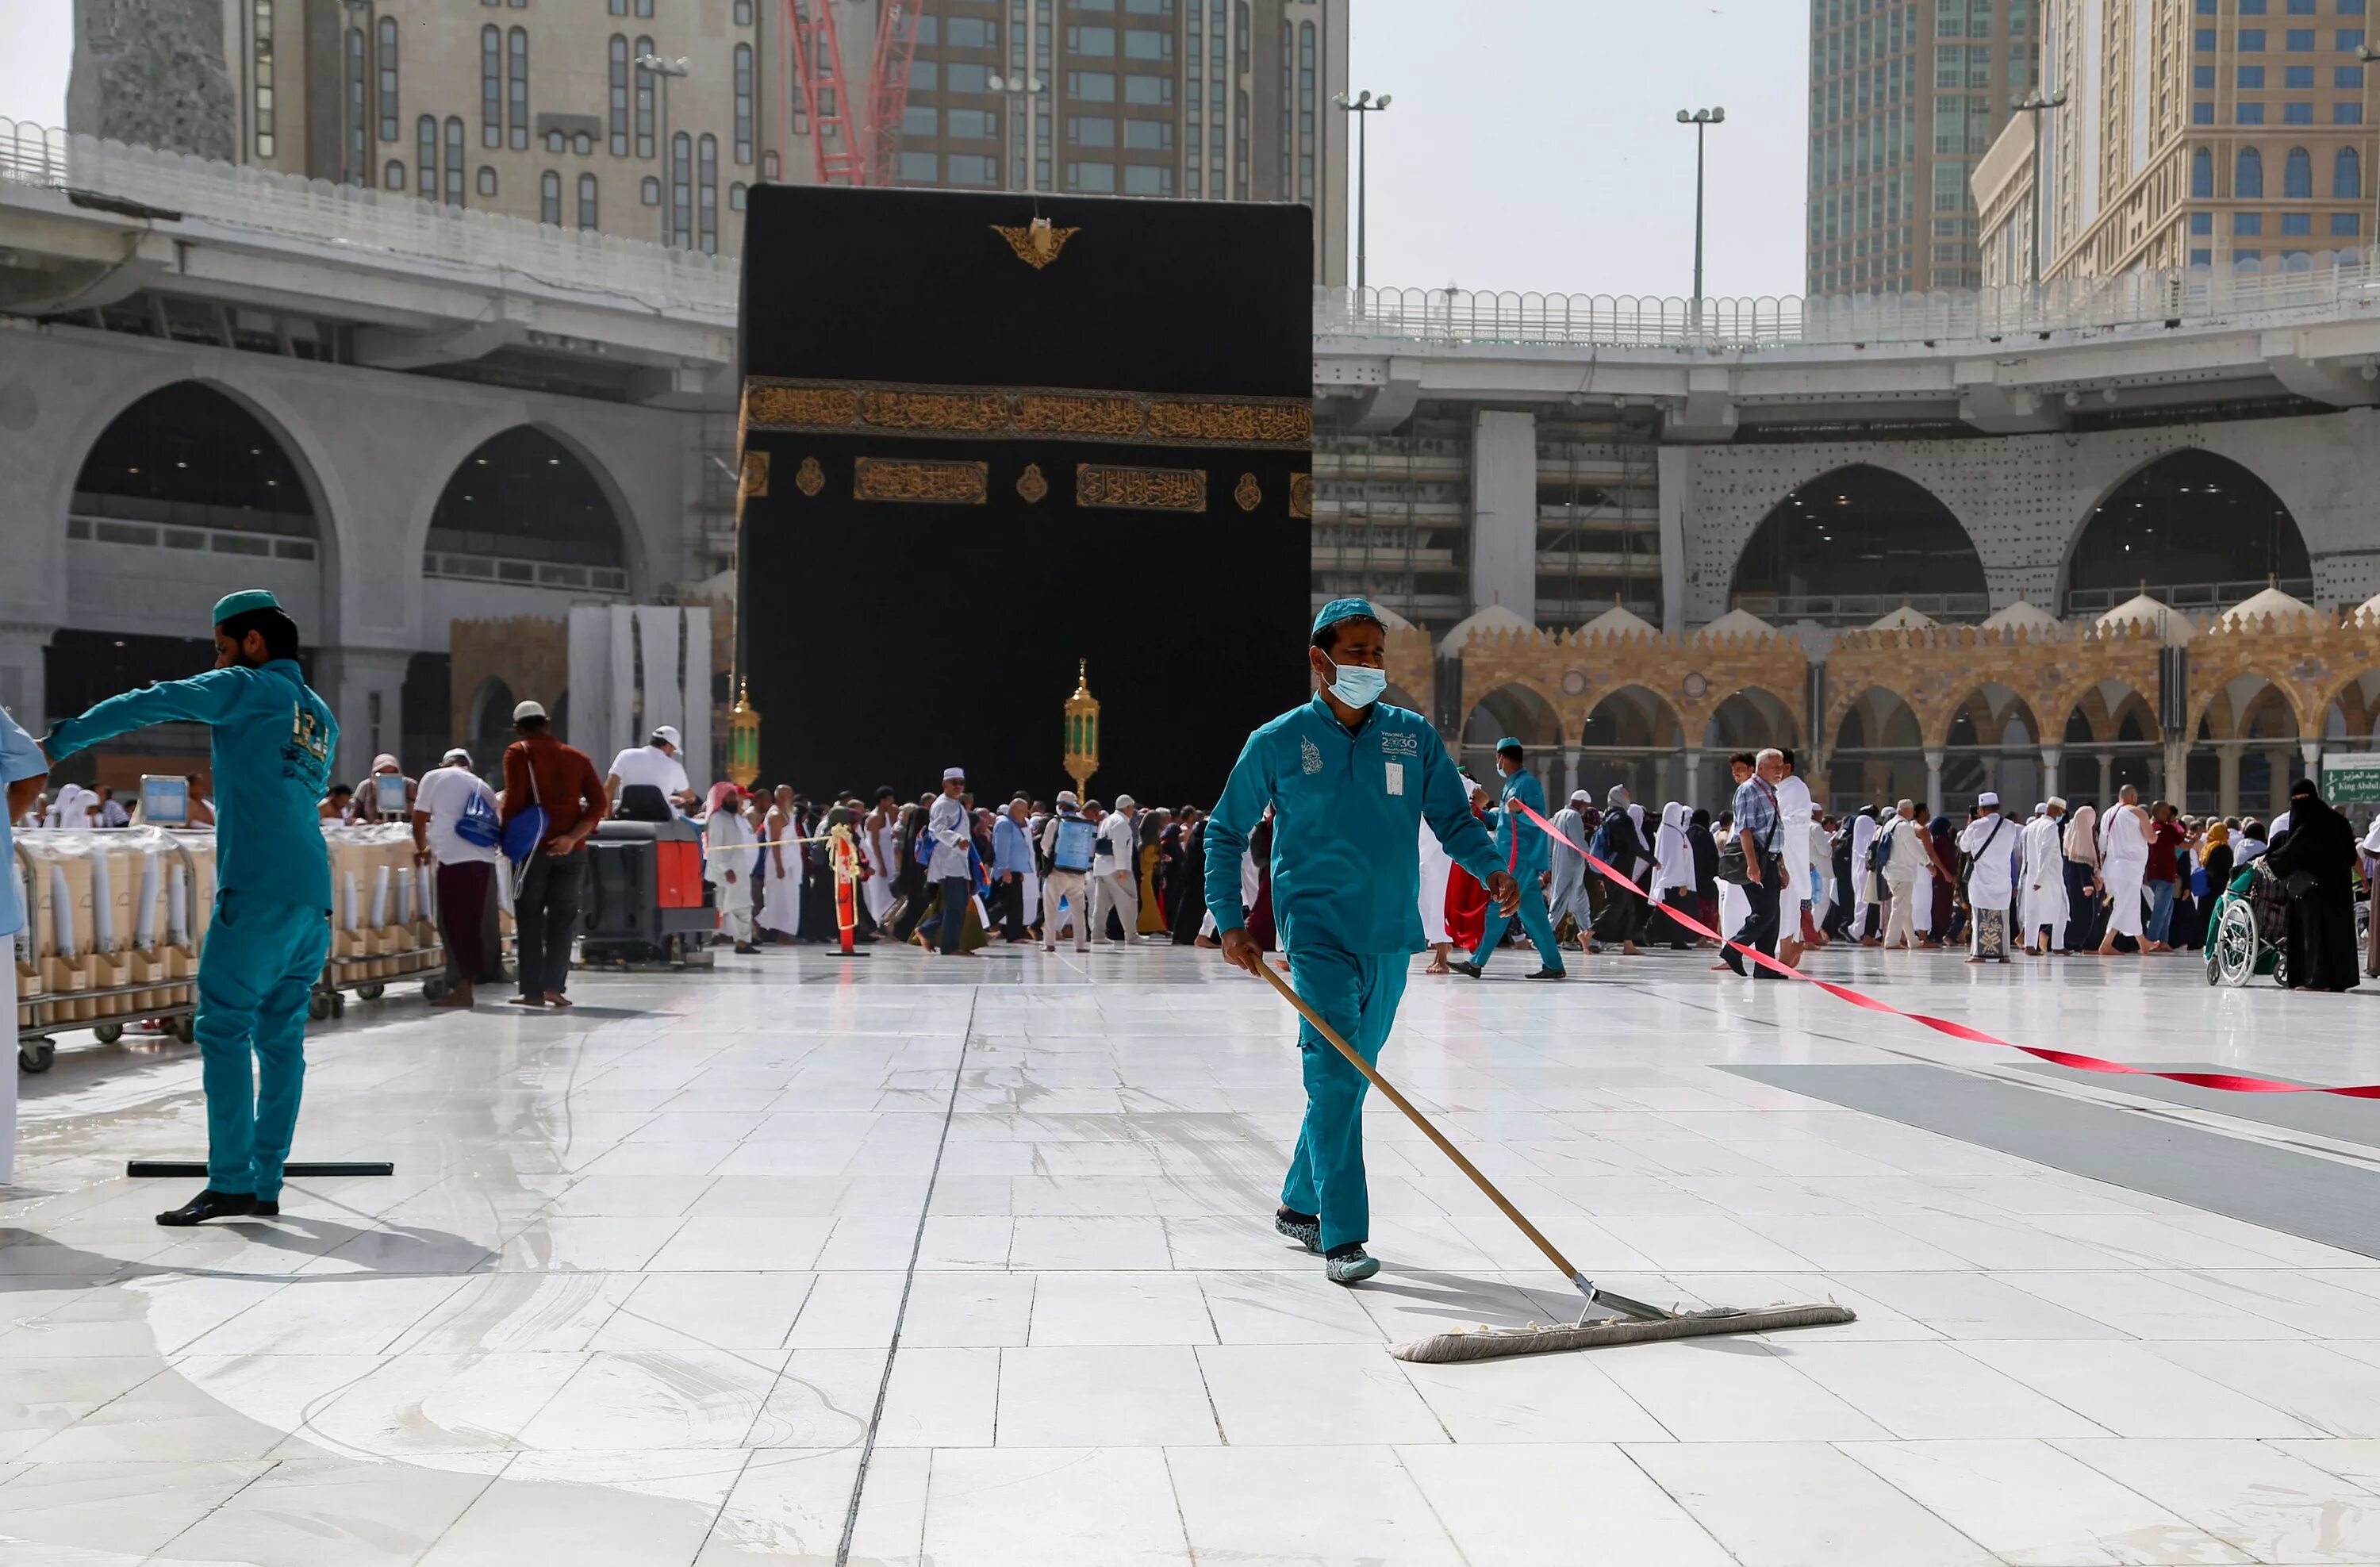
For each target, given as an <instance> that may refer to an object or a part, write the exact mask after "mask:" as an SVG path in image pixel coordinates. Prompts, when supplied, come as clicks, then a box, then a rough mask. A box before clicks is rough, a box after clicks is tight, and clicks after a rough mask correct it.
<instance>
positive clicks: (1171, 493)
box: [1075, 463, 1207, 512]
mask: <svg viewBox="0 0 2380 1567" xmlns="http://www.w3.org/2000/svg"><path fill="white" fill-rule="evenodd" d="M1075 504H1076V505H1078V506H1123V507H1128V508H1130V509H1131V510H1134V511H1143V512H1203V511H1205V510H1206V509H1207V470H1206V469H1205V468H1111V467H1110V466H1108V465H1107V464H1105V463H1076V464H1075Z"/></svg>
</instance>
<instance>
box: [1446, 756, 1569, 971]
mask: <svg viewBox="0 0 2380 1567" xmlns="http://www.w3.org/2000/svg"><path fill="white" fill-rule="evenodd" d="M1525 759H1526V753H1524V751H1523V750H1522V749H1521V742H1519V741H1518V740H1515V739H1513V738H1512V736H1511V735H1506V736H1504V738H1502V739H1501V740H1499V741H1497V742H1496V771H1499V772H1500V773H1502V774H1503V775H1504V791H1503V793H1502V794H1501V795H1500V796H1498V803H1499V805H1500V807H1501V808H1500V809H1499V810H1498V811H1497V813H1496V848H1497V850H1498V853H1499V856H1500V858H1501V859H1502V860H1503V862H1504V868H1505V869H1507V870H1510V871H1511V872H1512V880H1513V881H1518V882H1519V883H1520V884H1521V929H1524V930H1525V931H1527V932H1528V933H1529V940H1530V941H1534V942H1536V948H1537V962H1538V964H1539V967H1538V969H1537V971H1536V973H1535V974H1532V975H1530V976H1529V978H1532V979H1560V978H1562V958H1561V948H1560V945H1558V944H1557V943H1556V942H1555V941H1554V925H1553V921H1552V920H1551V919H1550V918H1548V917H1547V915H1546V894H1545V891H1544V884H1545V883H1546V882H1547V881H1549V880H1551V872H1550V869H1549V868H1550V867H1551V865H1552V863H1553V861H1552V856H1551V855H1550V853H1549V852H1548V851H1549V850H1550V849H1551V847H1552V844H1550V843H1549V842H1548V839H1547V837H1546V830H1545V829H1544V828H1542V827H1540V826H1538V825H1537V824H1536V822H1535V821H1532V820H1529V818H1528V817H1527V816H1526V815H1524V813H1523V812H1522V811H1521V809H1520V808H1521V807H1523V806H1526V807H1528V808H1529V809H1531V810H1533V811H1536V813H1537V814H1538V815H1539V816H1543V815H1545V814H1546V786H1545V785H1544V784H1540V783H1538V782H1537V775H1536V773H1534V772H1531V771H1529V770H1528V769H1527V768H1526V767H1524V766H1523V765H1522V763H1523V762H1524V760H1525ZM1511 924H1512V916H1511V915H1510V914H1508V913H1507V912H1505V911H1504V910H1503V909H1501V908H1491V909H1489V910H1488V921H1487V924H1486V925H1485V926H1483V927H1482V928H1481V929H1480V932H1479V945H1478V946H1477V947H1476V948H1475V949H1474V950H1473V952H1472V954H1471V956H1470V957H1469V959H1467V960H1466V961H1464V962H1462V963H1458V964H1456V965H1455V966H1454V972H1456V973H1457V974H1466V975H1469V976H1470V977H1471V978H1474V979H1476V978H1479V975H1480V971H1481V970H1483V969H1485V968H1486V967H1487V966H1488V959H1489V958H1490V957H1493V956H1494V955H1495V954H1496V944H1497V943H1498V942H1500V941H1502V940H1503V939H1504V930H1505V928H1506V927H1508V926H1510V925H1511Z"/></svg>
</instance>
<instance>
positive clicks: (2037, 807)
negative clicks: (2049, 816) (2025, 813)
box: [2033, 800, 2049, 816]
mask: <svg viewBox="0 0 2380 1567" xmlns="http://www.w3.org/2000/svg"><path fill="white" fill-rule="evenodd" d="M2048 808H2049V802H2048V801H2047V800H2041V801H2038V802H2036V803H2035V804H2034V808H2033V814H2034V815H2035V816H2039V815H2040V814H2041V813H2042V812H2043V811H2046V810H2047V809H2048Z"/></svg>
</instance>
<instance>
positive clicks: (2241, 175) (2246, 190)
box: [2231, 147, 2265, 200]
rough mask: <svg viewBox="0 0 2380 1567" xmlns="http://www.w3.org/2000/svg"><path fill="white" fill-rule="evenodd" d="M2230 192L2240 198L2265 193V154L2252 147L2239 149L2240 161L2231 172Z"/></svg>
mask: <svg viewBox="0 0 2380 1567" xmlns="http://www.w3.org/2000/svg"><path fill="white" fill-rule="evenodd" d="M2231 194H2232V197H2233V198H2234V199H2235V200H2251V199H2253V198H2257V197H2261V196H2263V195H2264V194H2265V155H2264V154H2263V153H2262V152H2257V151H2256V149H2254V148H2253V147H2242V148H2240V161H2239V163H2238V164H2236V165H2234V167H2233V169H2232V173H2231Z"/></svg>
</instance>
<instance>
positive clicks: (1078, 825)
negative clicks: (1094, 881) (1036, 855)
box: [1050, 816, 1103, 874]
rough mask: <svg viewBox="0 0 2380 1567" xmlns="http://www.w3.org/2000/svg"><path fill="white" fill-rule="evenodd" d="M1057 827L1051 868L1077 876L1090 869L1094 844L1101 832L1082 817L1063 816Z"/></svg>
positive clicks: (1051, 856) (1059, 819)
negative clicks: (1071, 872)
mask: <svg viewBox="0 0 2380 1567" xmlns="http://www.w3.org/2000/svg"><path fill="white" fill-rule="evenodd" d="M1056 825H1057V829H1058V832H1057V840H1056V842H1055V844H1053V845H1052V846H1051V848H1050V865H1051V867H1053V868H1054V869H1059V870H1066V871H1073V872H1075V873H1076V874H1080V873H1082V872H1084V871H1087V870H1088V869H1091V855H1092V844H1093V841H1094V840H1096V839H1097V838H1098V837H1099V829H1098V828H1096V827H1094V826H1092V825H1091V823H1090V821H1089V820H1088V819H1087V818H1085V817H1080V816H1062V817H1060V818H1058V820H1057V824H1056ZM1102 846H1103V845H1102Z"/></svg>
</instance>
